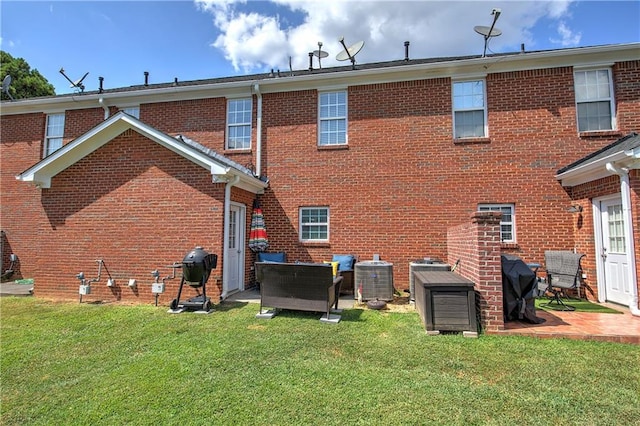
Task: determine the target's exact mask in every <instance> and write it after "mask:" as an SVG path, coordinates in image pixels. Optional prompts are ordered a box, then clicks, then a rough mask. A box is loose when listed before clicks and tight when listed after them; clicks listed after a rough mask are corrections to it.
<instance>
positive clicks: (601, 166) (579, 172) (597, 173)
mask: <svg viewBox="0 0 640 426" xmlns="http://www.w3.org/2000/svg"><path fill="white" fill-rule="evenodd" d="M607 163H611V164H613V165H615V166H617V167H623V168H626V169H640V135H638V133H630V134H628V135H627V136H625V137H623V138H620V139H618V140H617V141H615V142H614V143H612V144H610V145H607V146H605V147H604V148H602V149H600V150H598V151H595V152H593V153H591V154H589V155H587V156H586V157H584V158H581V159H580V160H578V161H576V162H574V163H571V164H569V165H568V166H565V167H563V168H561V169H560V170H558V172H557V174H556V179H558V180H559V181H560V183H561V184H562V186H568V187H570V186H576V185H580V184H582V183H586V182H591V181H593V180H596V179H600V178H603V177H606V176H610V175H611V172H609V171H608V170H607Z"/></svg>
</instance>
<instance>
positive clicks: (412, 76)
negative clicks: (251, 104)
mask: <svg viewBox="0 0 640 426" xmlns="http://www.w3.org/2000/svg"><path fill="white" fill-rule="evenodd" d="M638 48H640V43H629V44H618V45H607V46H594V47H581V48H573V49H560V50H552V51H540V52H526V53H522V54H510V55H509V54H505V55H497V56H488V57H484V58H481V57H477V58H470V59H469V58H467V59H452V60H446V61H441V62H430V63H419V64H408V65H397V66H389V67H384V66H380V67H377V68H366V69H356V70H345V71H336V72H323V73H318V74H304V75H297V76H296V75H295V71H294V73H293V74H294V75H293V76H283V77H277V78H265V77H264V75H256V76H255V77H256V78H255V79H251V78H250V77H251V76H248V79H247V80H241V81H232V82H214V83H203V84H194V83H189V82H184V83H183V84H182V85H176V86H169V87H149V88H145V89H136V90H123V91H115V92H110V91H108V92H104V93H88V94H69V95H67V96H64V95H62V96H56V97H52V98H34V99H25V100H18V101H14V102H11V101H4V102H2V111H1V114H2V115H10V114H24V113H36V112H43V111H56V110H58V111H60V110H65V109H78V108H91V107H95V108H99V107H102V104H100V103H99V100H100V99H102V100H103V102H104V105H106V106H118V105H125V104H134V103H137V104H143V103H154V102H167V101H177V100H189V99H203V98H211V97H225V96H238V95H250V94H251V93H252V88H253V85H254V84H255V83H259V84H260V86H261V89H260V90H261V92H262V93H270V92H286V91H294V90H308V89H323V88H326V87H334V86H343V87H346V86H350V85H362V84H375V83H382V82H396V81H410V80H420V79H429V78H438V77H451V76H454V77H456V76H465V75H477V74H479V73H484V74H487V73H495V72H508V71H517V70H525V69H534V68H536V69H537V68H552V67H562V66H587V65H594V64H610V63H614V62H619V61H626V60H635V59H637V51H638ZM123 89H124V88H123Z"/></svg>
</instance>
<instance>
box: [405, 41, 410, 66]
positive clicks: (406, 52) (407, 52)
mask: <svg viewBox="0 0 640 426" xmlns="http://www.w3.org/2000/svg"><path fill="white" fill-rule="evenodd" d="M409 44H410V43H409V42H408V41H405V42H404V60H405V61H408V60H409Z"/></svg>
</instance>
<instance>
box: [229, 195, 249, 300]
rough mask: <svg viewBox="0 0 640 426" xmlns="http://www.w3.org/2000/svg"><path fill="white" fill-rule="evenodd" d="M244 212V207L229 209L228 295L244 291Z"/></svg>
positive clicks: (236, 206)
mask: <svg viewBox="0 0 640 426" xmlns="http://www.w3.org/2000/svg"><path fill="white" fill-rule="evenodd" d="M244 212H245V209H244V207H243V206H240V205H236V204H232V205H231V206H230V207H229V220H228V222H227V226H229V242H228V246H227V249H228V250H227V256H229V258H228V259H227V265H226V266H227V268H228V271H227V274H228V275H227V293H233V292H235V291H238V290H243V287H244V286H243V280H244V256H243V254H244V253H243V252H244V219H245V218H244Z"/></svg>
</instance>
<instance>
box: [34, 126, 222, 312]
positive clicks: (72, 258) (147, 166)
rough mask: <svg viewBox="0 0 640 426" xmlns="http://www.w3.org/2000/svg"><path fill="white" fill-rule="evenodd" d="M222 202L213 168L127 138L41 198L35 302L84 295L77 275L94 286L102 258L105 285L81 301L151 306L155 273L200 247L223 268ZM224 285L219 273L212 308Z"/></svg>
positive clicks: (212, 286) (212, 282)
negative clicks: (42, 298) (215, 256)
mask: <svg viewBox="0 0 640 426" xmlns="http://www.w3.org/2000/svg"><path fill="white" fill-rule="evenodd" d="M22 185H23V186H27V185H26V184H24V183H23V184H22ZM223 194H224V186H223V185H212V184H211V174H210V173H209V172H208V171H207V170H205V169H202V168H200V167H198V166H195V165H194V164H193V163H191V162H190V161H188V160H186V159H184V158H182V157H180V156H178V155H176V154H174V153H172V152H171V151H169V150H167V149H165V148H163V147H160V146H159V145H157V144H156V143H154V142H152V141H149V140H148V139H146V138H144V137H142V136H141V135H140V134H138V133H136V132H134V131H132V130H129V131H126V132H125V133H123V134H122V135H120V136H118V137H117V138H115V139H114V140H112V141H110V142H109V143H107V144H106V145H105V146H104V147H102V148H100V149H99V150H97V151H95V152H94V153H92V154H90V155H89V156H87V157H85V158H84V159H82V160H81V161H79V162H78V163H76V164H74V165H73V166H71V167H69V168H68V169H66V170H64V171H63V172H62V173H60V174H58V175H57V176H55V177H54V178H53V182H52V185H51V188H50V189H44V190H42V191H41V195H40V197H39V200H38V201H39V204H40V205H39V206H38V207H39V210H41V211H42V213H43V214H44V220H41V221H40V223H39V224H38V228H39V229H38V243H39V246H38V247H37V251H36V258H35V259H36V260H35V262H34V263H35V265H37V266H36V268H34V269H33V270H30V272H31V273H32V276H33V278H35V281H36V285H35V293H36V295H38V296H47V297H49V296H50V297H58V298H75V297H78V296H77V294H78V284H79V281H78V280H77V279H76V278H75V276H76V274H77V273H79V272H80V271H82V272H84V274H85V277H86V278H87V279H91V278H95V277H96V275H97V263H96V260H97V259H103V260H104V265H105V268H104V270H103V273H102V278H101V282H98V283H95V284H93V286H92V287H93V292H92V294H91V295H89V296H85V297H84V298H83V300H92V299H98V300H125V301H133V300H135V301H141V302H145V301H147V302H148V301H151V300H153V296H152V294H151V289H150V284H151V283H152V282H153V278H152V276H151V271H153V270H154V269H158V270H160V273H161V276H162V277H164V276H167V275H170V273H171V269H170V268H168V267H167V266H168V265H171V264H173V263H175V262H180V261H181V260H182V258H183V257H184V255H186V254H187V253H188V251H190V250H191V249H192V248H194V247H195V246H198V245H199V246H202V247H203V248H205V250H207V251H209V252H211V253H216V254H218V255H220V258H219V261H220V262H221V261H222V258H221V254H222V233H221V231H222V225H221V224H222V215H223V211H224V209H223ZM23 213H24V212H23ZM220 264H221V263H219V265H220ZM109 276H110V277H111V278H114V279H115V280H116V286H115V287H113V288H108V287H106V279H107V278H108V277H109ZM129 279H136V280H137V282H138V286H137V288H136V289H133V290H132V289H130V288H129V287H128V286H127V283H128V281H129ZM178 284H179V280H178V279H176V280H173V281H169V282H168V287H167V290H166V292H165V293H164V294H163V295H161V296H160V302H161V303H164V304H168V302H169V301H170V300H171V299H172V298H174V297H175V295H176V293H177V286H178ZM220 284H221V269H220V268H218V269H216V270H214V271H213V272H212V274H211V276H210V279H209V286H208V289H209V290H208V295H209V296H211V297H212V300H214V301H217V298H218V297H219V294H220V288H218V287H217V286H219V285H220ZM189 289H190V288H189ZM188 293H189V290H185V295H186V296H188V297H190V295H189V294H188ZM194 294H195V293H194ZM191 296H192V295H191ZM183 297H184V296H183Z"/></svg>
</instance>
